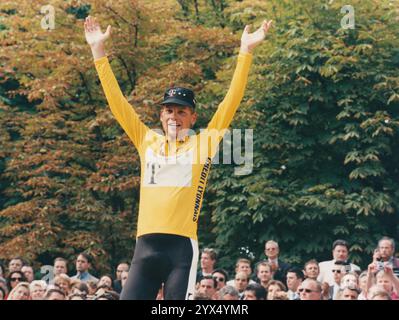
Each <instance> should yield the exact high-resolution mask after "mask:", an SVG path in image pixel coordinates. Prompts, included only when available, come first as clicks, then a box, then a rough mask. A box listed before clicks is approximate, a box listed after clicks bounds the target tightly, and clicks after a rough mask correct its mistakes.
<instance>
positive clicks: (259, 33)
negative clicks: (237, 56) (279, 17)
mask: <svg viewBox="0 0 399 320" xmlns="http://www.w3.org/2000/svg"><path fill="white" fill-rule="evenodd" d="M271 25H272V20H269V21H267V20H264V21H263V23H262V25H261V26H260V28H259V29H258V30H256V31H255V32H252V33H249V31H250V26H249V25H247V26H245V29H244V32H243V33H242V36H241V49H240V51H241V52H244V53H245V52H252V50H253V49H255V47H257V46H258V45H259V43H261V42H262V41H263V40H264V39H265V37H266V34H267V32H268V31H269V28H270V26H271Z"/></svg>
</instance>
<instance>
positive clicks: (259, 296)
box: [244, 283, 267, 300]
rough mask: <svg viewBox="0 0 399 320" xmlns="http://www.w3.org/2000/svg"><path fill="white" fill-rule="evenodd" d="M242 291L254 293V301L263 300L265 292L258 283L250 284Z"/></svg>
mask: <svg viewBox="0 0 399 320" xmlns="http://www.w3.org/2000/svg"><path fill="white" fill-rule="evenodd" d="M244 291H253V292H254V293H255V297H256V300H265V299H266V295H267V291H266V289H265V288H264V287H263V286H262V285H260V284H259V283H251V284H249V285H247V287H246V288H245V290H244Z"/></svg>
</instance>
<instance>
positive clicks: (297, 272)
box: [287, 267, 305, 280]
mask: <svg viewBox="0 0 399 320" xmlns="http://www.w3.org/2000/svg"><path fill="white" fill-rule="evenodd" d="M288 272H291V273H295V276H296V277H297V278H298V279H301V280H303V279H305V275H304V274H303V271H302V270H301V269H300V268H298V267H292V268H289V269H288V271H287V273H288Z"/></svg>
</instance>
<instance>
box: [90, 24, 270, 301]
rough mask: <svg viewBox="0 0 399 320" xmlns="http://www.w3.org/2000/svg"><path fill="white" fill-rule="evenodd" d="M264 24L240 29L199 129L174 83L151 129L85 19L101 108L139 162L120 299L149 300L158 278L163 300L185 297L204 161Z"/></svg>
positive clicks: (189, 100)
mask: <svg viewBox="0 0 399 320" xmlns="http://www.w3.org/2000/svg"><path fill="white" fill-rule="evenodd" d="M270 25H271V21H264V22H263V24H262V26H261V27H260V28H259V29H258V30H257V31H255V32H253V33H249V26H246V27H245V29H244V32H243V34H242V37H241V48H240V53H239V55H238V61H237V66H236V69H235V72H234V75H233V80H232V82H231V85H230V88H229V90H228V92H227V94H226V97H225V98H224V100H223V101H222V102H221V103H220V105H219V106H218V109H217V111H216V113H215V115H214V116H213V117H212V120H211V121H210V122H209V124H208V126H207V128H206V129H205V130H202V131H201V133H199V134H197V135H196V134H190V133H192V132H190V131H191V130H190V128H191V127H192V126H193V125H194V123H195V122H196V120H197V113H196V112H195V104H196V101H195V98H194V93H193V92H192V91H191V90H190V89H186V88H182V87H174V88H169V89H168V90H166V92H165V95H164V100H163V102H162V103H161V105H162V108H161V112H160V120H161V123H162V127H163V130H164V134H159V133H157V132H155V131H154V130H151V129H149V128H148V127H147V126H146V125H145V124H144V123H143V122H142V121H141V120H140V119H139V117H138V115H137V114H136V112H135V110H134V108H133V107H132V106H131V105H130V104H129V103H128V101H127V100H126V98H125V97H124V95H123V94H122V92H121V90H120V88H119V85H118V83H117V81H116V79H115V77H114V74H113V73H112V70H111V67H110V65H109V62H108V59H107V56H106V54H105V49H104V43H105V41H106V40H107V39H108V38H109V37H110V35H111V26H108V28H107V30H106V31H105V33H103V32H102V31H101V29H100V26H99V24H98V23H97V22H96V20H95V19H94V18H92V17H90V16H89V17H87V18H86V21H85V24H84V27H85V36H86V40H87V43H88V44H89V45H90V48H91V51H92V54H93V58H94V64H95V67H96V69H97V72H98V75H99V77H100V80H101V84H102V87H103V90H104V93H105V96H106V98H107V101H108V104H109V107H110V108H111V111H112V113H113V115H114V116H115V118H116V120H117V121H118V122H119V124H120V125H121V126H122V128H123V129H124V131H125V132H126V134H127V135H128V136H129V138H130V139H131V140H132V142H133V144H134V145H135V147H136V148H137V150H138V152H139V155H140V162H141V187H140V206H139V217H138V224H137V242H136V247H135V251H134V256H133V260H132V264H131V268H130V271H129V276H128V280H127V282H126V284H125V286H124V288H123V290H122V293H121V299H124V300H133V299H155V297H156V295H157V292H158V289H159V288H160V287H161V284H162V283H164V293H165V299H177V300H182V299H190V298H192V297H193V295H194V288H195V280H196V279H195V278H196V270H197V263H198V244H197V225H198V217H199V213H200V209H201V205H202V198H203V194H204V191H205V186H206V182H207V178H208V173H209V170H210V165H211V160H212V157H213V156H214V155H215V153H216V151H217V147H218V144H219V142H220V140H221V139H222V137H223V130H226V129H227V128H228V127H229V125H230V123H231V121H232V119H233V116H234V114H235V112H236V110H237V108H238V106H239V104H240V102H241V99H242V97H243V95H244V90H245V86H246V83H247V78H248V73H249V68H250V65H251V62H252V50H253V49H254V48H255V47H256V46H258V45H259V44H260V43H261V42H262V41H263V40H264V38H265V36H266V33H267V32H268V30H269V28H270ZM209 141H211V143H209Z"/></svg>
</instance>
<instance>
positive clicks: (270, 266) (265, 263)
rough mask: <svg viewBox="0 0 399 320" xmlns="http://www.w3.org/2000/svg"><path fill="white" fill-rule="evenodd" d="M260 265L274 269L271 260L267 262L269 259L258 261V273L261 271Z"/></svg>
mask: <svg viewBox="0 0 399 320" xmlns="http://www.w3.org/2000/svg"><path fill="white" fill-rule="evenodd" d="M260 266H263V267H268V268H269V269H270V271H272V265H271V264H270V263H269V262H267V261H261V262H258V263H257V264H256V273H258V272H259V267H260Z"/></svg>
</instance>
